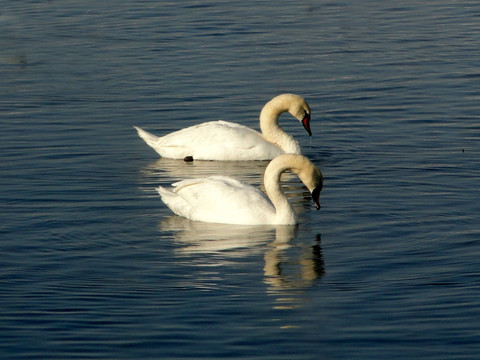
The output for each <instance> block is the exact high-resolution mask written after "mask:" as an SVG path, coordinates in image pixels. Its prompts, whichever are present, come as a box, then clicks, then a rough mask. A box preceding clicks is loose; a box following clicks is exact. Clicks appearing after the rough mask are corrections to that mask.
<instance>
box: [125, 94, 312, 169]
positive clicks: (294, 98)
mask: <svg viewBox="0 0 480 360" xmlns="http://www.w3.org/2000/svg"><path fill="white" fill-rule="evenodd" d="M287 111H288V112H289V113H290V114H292V115H293V116H294V117H295V118H297V119H298V120H299V121H300V122H301V123H302V124H303V126H304V128H305V130H306V131H307V132H308V134H309V135H310V136H312V131H311V130H310V107H309V105H308V104H307V102H306V101H305V100H304V99H303V98H302V97H301V96H298V95H295V94H282V95H278V96H276V97H274V98H273V99H272V100H270V101H269V102H268V103H266V104H265V106H264V107H263V109H262V111H261V113H260V129H261V131H262V133H259V132H258V131H255V130H253V129H251V128H248V127H246V126H243V125H240V124H236V123H231V122H227V121H222V120H219V121H209V122H205V123H202V124H199V125H195V126H190V127H188V128H185V129H182V130H178V131H175V132H173V133H170V134H167V135H165V136H163V137H158V136H155V135H153V134H151V133H149V132H147V131H145V130H143V129H141V128H139V127H137V126H134V128H135V129H136V130H137V132H138V135H139V136H140V137H141V138H142V139H143V140H144V141H145V142H146V143H147V144H148V145H149V146H151V147H152V148H153V149H154V150H155V151H156V152H157V153H158V154H159V155H160V156H162V157H164V158H172V159H187V158H190V159H192V158H193V159H194V160H271V159H273V158H274V157H275V156H278V155H280V154H284V153H292V154H301V150H300V145H299V143H298V142H297V141H296V140H295V139H294V138H293V137H292V136H290V135H288V134H287V133H286V132H284V131H283V130H282V129H281V128H280V127H279V126H278V118H279V117H280V114H282V113H284V112H287Z"/></svg>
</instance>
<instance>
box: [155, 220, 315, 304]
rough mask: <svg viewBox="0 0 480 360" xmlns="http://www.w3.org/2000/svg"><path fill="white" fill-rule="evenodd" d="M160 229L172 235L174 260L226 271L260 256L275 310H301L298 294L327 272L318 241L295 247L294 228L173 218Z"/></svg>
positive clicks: (162, 223)
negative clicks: (238, 261)
mask: <svg viewBox="0 0 480 360" xmlns="http://www.w3.org/2000/svg"><path fill="white" fill-rule="evenodd" d="M159 227H160V229H161V230H162V232H166V231H168V232H173V233H174V241H175V243H176V245H177V246H176V249H175V252H176V254H177V255H178V256H191V257H195V264H196V265H198V266H221V265H229V264H232V263H233V261H234V259H235V258H240V257H247V256H252V255H258V254H263V258H264V264H263V274H264V283H265V284H267V293H268V294H269V295H271V296H274V297H275V298H276V299H275V304H274V308H277V309H289V308H294V307H298V306H301V304H302V302H303V300H302V296H301V290H303V289H307V288H309V287H311V286H313V284H314V283H315V281H316V280H317V279H319V278H321V277H322V276H323V274H324V272H325V266H324V261H323V255H322V250H321V244H320V235H319V234H318V235H316V237H315V240H314V245H312V244H311V243H309V244H305V243H304V241H303V240H302V241H301V242H300V241H299V242H298V243H296V242H295V241H294V239H295V237H296V235H297V231H298V226H295V225H278V226H268V225H265V226H264V225H255V226H253V225H252V226H248V225H228V224H215V223H205V222H197V221H191V220H188V219H185V218H182V217H179V216H175V215H172V216H169V217H166V218H164V219H163V220H162V221H161V222H160V224H159ZM199 254H201V255H202V256H196V255H199ZM218 255H221V256H218ZM259 268H260V265H259Z"/></svg>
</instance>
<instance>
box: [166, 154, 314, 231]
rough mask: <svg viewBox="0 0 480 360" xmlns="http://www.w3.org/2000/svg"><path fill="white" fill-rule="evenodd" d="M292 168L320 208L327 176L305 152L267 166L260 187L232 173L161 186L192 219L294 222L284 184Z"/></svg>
mask: <svg viewBox="0 0 480 360" xmlns="http://www.w3.org/2000/svg"><path fill="white" fill-rule="evenodd" d="M287 170H291V171H292V172H293V173H294V174H296V175H297V176H298V177H299V178H300V180H301V181H302V182H303V184H304V185H305V186H306V187H307V188H308V190H309V191H310V192H311V194H312V199H313V203H314V204H315V207H316V208H317V210H319V209H320V191H321V190H322V187H323V176H322V173H321V172H320V170H319V169H318V167H316V166H315V165H314V164H313V163H312V162H310V160H308V159H307V158H306V157H305V156H303V155H297V154H283V155H280V156H277V157H276V158H274V159H273V160H272V161H271V162H270V163H269V164H268V166H267V168H266V169H265V174H264V186H265V190H266V194H267V195H265V193H263V192H262V191H261V190H260V189H258V188H256V187H254V186H252V185H250V184H247V183H244V182H241V181H238V180H236V179H235V178H232V177H228V176H210V177H206V178H195V179H186V180H182V181H179V182H176V183H174V184H173V185H172V186H173V187H172V188H164V187H161V186H160V187H158V188H157V191H158V193H159V194H160V196H161V198H162V201H163V202H164V203H165V204H166V205H167V206H168V207H169V208H170V209H171V210H172V211H173V212H174V213H175V214H177V215H179V216H183V217H186V218H188V219H190V220H196V221H205V222H214V223H224V224H243V225H261V224H275V225H294V224H297V223H298V219H297V215H296V214H295V211H294V210H293V208H292V206H291V204H290V203H289V202H288V200H287V197H286V196H285V193H284V192H283V190H282V188H281V184H280V177H281V175H282V173H283V172H285V171H287Z"/></svg>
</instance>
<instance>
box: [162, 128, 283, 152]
mask: <svg viewBox="0 0 480 360" xmlns="http://www.w3.org/2000/svg"><path fill="white" fill-rule="evenodd" d="M156 146H157V147H160V148H161V151H162V152H164V153H165V156H166V157H177V158H183V157H185V156H193V158H194V159H197V160H211V159H214V160H268V159H271V158H273V157H275V156H277V155H280V154H281V153H283V151H282V150H281V149H280V148H279V147H277V146H276V145H274V144H272V143H270V142H268V141H266V140H265V139H264V138H263V136H262V135H261V134H260V133H259V132H257V131H255V130H253V129H250V128H248V127H246V126H243V125H239V124H235V123H230V122H227V121H221V120H220V121H210V122H207V123H203V124H199V125H195V126H191V127H189V128H186V129H182V130H179V131H176V132H173V133H171V134H168V135H165V136H164V137H162V138H160V140H159V141H158V143H157V144H156ZM178 154H181V155H178Z"/></svg>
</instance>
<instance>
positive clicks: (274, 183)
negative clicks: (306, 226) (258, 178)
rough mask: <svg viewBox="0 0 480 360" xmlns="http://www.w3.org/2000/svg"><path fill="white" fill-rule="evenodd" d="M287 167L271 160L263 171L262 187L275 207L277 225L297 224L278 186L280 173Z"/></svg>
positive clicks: (287, 167) (293, 212) (291, 209)
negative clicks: (263, 186)
mask: <svg viewBox="0 0 480 360" xmlns="http://www.w3.org/2000/svg"><path fill="white" fill-rule="evenodd" d="M289 168H290V167H289V166H286V165H284V164H279V163H278V162H276V161H275V159H274V160H272V161H271V162H270V164H269V165H268V166H267V168H266V169H265V175H264V185H265V190H266V192H267V195H268V197H269V198H270V200H271V202H272V204H273V206H274V207H275V211H276V215H275V222H276V223H277V224H287V225H290V224H291V225H293V224H296V223H297V216H296V215H295V211H294V210H293V208H292V206H291V205H290V203H289V202H288V200H287V197H286V196H285V193H284V192H283V190H282V187H281V185H280V178H281V176H282V173H283V172H284V171H285V170H287V169H289Z"/></svg>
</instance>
